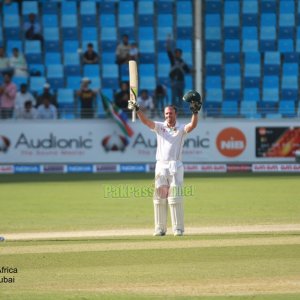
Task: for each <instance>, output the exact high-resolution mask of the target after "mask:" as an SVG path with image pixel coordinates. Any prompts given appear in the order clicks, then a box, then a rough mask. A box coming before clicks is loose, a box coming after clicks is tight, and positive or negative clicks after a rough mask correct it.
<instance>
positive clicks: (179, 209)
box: [168, 196, 184, 232]
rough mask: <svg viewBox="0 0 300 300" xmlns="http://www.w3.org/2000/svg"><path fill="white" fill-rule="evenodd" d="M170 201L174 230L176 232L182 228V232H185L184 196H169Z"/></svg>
mask: <svg viewBox="0 0 300 300" xmlns="http://www.w3.org/2000/svg"><path fill="white" fill-rule="evenodd" d="M168 202H169V205H170V212H171V220H172V228H173V232H175V231H176V230H181V231H182V232H184V223H183V218H184V213H183V198H182V197H181V196H176V197H171V196H169V197H168Z"/></svg>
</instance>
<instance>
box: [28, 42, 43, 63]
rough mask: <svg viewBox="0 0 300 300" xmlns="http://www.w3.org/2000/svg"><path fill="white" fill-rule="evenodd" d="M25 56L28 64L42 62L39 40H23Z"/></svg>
mask: <svg viewBox="0 0 300 300" xmlns="http://www.w3.org/2000/svg"><path fill="white" fill-rule="evenodd" d="M24 52H25V56H26V60H27V63H28V64H40V63H42V52H41V42H40V41H28V40H26V41H25V51H24Z"/></svg>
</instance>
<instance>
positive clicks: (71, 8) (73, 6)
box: [61, 1, 78, 16]
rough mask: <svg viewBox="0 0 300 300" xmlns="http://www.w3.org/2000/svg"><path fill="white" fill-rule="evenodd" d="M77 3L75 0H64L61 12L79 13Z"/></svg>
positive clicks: (65, 13) (68, 13) (66, 13)
mask: <svg viewBox="0 0 300 300" xmlns="http://www.w3.org/2000/svg"><path fill="white" fill-rule="evenodd" d="M77 13H78V12H77V3H76V2H75V1H62V3H61V14H62V16H64V15H77Z"/></svg>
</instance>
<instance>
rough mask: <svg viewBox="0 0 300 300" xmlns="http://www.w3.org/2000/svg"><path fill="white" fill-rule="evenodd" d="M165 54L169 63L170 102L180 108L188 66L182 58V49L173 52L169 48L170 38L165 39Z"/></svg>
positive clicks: (188, 70)
mask: <svg viewBox="0 0 300 300" xmlns="http://www.w3.org/2000/svg"><path fill="white" fill-rule="evenodd" d="M167 54H168V57H169V60H170V64H171V70H170V74H169V76H170V80H171V91H172V104H173V105H175V106H177V107H178V109H179V108H181V102H182V101H181V100H182V97H183V94H184V76H185V74H186V73H190V68H189V66H188V65H187V64H186V63H185V62H184V60H183V59H182V50H181V49H179V48H177V49H175V51H174V52H172V50H171V40H170V39H168V41H167Z"/></svg>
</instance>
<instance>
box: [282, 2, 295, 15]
mask: <svg viewBox="0 0 300 300" xmlns="http://www.w3.org/2000/svg"><path fill="white" fill-rule="evenodd" d="M279 13H280V14H295V1H294V0H285V1H280V2H279Z"/></svg>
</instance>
